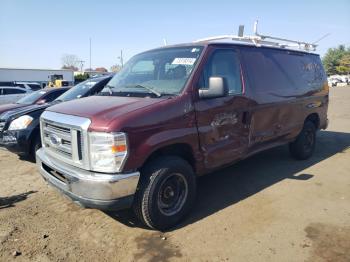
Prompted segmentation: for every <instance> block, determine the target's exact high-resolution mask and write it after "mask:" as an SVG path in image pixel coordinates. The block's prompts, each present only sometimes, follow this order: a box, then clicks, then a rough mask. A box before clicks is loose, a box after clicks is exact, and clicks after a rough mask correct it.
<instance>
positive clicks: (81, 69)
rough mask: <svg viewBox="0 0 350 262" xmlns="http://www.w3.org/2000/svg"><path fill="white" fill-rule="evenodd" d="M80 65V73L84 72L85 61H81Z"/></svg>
mask: <svg viewBox="0 0 350 262" xmlns="http://www.w3.org/2000/svg"><path fill="white" fill-rule="evenodd" d="M78 63H80V72H83V67H84V63H85V61H83V60H79V61H78Z"/></svg>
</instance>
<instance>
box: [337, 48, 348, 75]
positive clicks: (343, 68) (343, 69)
mask: <svg viewBox="0 0 350 262" xmlns="http://www.w3.org/2000/svg"><path fill="white" fill-rule="evenodd" d="M337 71H338V72H339V73H341V74H349V73H350V52H348V54H345V55H343V57H342V58H341V59H340V61H339V66H337Z"/></svg>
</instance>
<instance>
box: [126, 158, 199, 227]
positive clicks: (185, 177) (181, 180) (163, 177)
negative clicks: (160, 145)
mask: <svg viewBox="0 0 350 262" xmlns="http://www.w3.org/2000/svg"><path fill="white" fill-rule="evenodd" d="M195 195H196V178H195V175H194V173H193V170H192V167H191V166H190V165H189V164H188V163H187V162H186V161H185V160H183V159H181V158H179V157H161V158H158V159H156V160H155V161H152V162H150V163H149V164H147V165H146V167H145V168H144V169H143V170H142V176H141V179H140V183H139V187H138V190H137V192H136V195H135V199H134V204H133V208H134V212H135V214H136V216H137V217H138V218H139V219H140V220H141V221H142V222H143V223H144V224H145V225H147V226H149V227H151V228H153V229H158V230H165V229H167V228H169V227H172V226H174V225H176V224H177V223H178V222H179V221H180V220H181V219H182V218H183V217H184V216H185V215H186V214H187V213H188V211H189V210H190V208H191V206H192V204H193V203H194V200H195Z"/></svg>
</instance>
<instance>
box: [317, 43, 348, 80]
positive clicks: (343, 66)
mask: <svg viewBox="0 0 350 262" xmlns="http://www.w3.org/2000/svg"><path fill="white" fill-rule="evenodd" d="M322 63H323V66H324V69H325V70H326V73H327V75H344V74H350V47H348V48H346V47H345V45H339V46H338V47H335V48H329V49H328V50H327V53H326V54H325V56H324V57H323V59H322Z"/></svg>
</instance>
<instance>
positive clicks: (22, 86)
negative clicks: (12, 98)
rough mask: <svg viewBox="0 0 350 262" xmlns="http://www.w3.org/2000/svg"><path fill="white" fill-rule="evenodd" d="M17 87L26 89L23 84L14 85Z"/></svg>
mask: <svg viewBox="0 0 350 262" xmlns="http://www.w3.org/2000/svg"><path fill="white" fill-rule="evenodd" d="M16 86H17V87H20V88H26V87H25V85H24V84H16Z"/></svg>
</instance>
